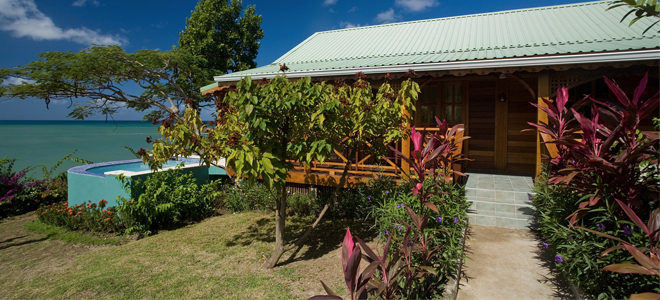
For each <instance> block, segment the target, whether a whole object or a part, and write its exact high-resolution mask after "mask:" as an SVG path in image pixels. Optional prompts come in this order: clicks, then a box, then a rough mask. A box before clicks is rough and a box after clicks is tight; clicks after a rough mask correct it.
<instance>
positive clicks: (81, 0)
mask: <svg viewBox="0 0 660 300" xmlns="http://www.w3.org/2000/svg"><path fill="white" fill-rule="evenodd" d="M87 1H88V0H76V1H73V3H71V5H72V6H79V7H80V6H85V4H87ZM90 3H91V4H93V5H94V6H99V5H100V3H99V2H98V1H96V0H92V1H90Z"/></svg>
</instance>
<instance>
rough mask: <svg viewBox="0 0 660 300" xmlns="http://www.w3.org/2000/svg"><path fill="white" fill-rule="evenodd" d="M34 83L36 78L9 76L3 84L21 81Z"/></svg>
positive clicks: (19, 82)
mask: <svg viewBox="0 0 660 300" xmlns="http://www.w3.org/2000/svg"><path fill="white" fill-rule="evenodd" d="M23 82H25V83H34V80H28V79H23V78H19V77H8V78H7V79H5V80H3V82H2V85H5V86H6V85H10V84H13V85H19V84H21V83H23Z"/></svg>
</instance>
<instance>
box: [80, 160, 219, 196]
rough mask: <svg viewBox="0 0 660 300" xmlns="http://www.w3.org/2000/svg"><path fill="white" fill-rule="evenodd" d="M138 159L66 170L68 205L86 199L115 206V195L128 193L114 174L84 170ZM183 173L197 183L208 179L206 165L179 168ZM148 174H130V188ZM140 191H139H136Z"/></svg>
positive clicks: (126, 194)
mask: <svg viewBox="0 0 660 300" xmlns="http://www.w3.org/2000/svg"><path fill="white" fill-rule="evenodd" d="M135 161H140V160H127V161H118V162H106V163H100V164H92V165H85V166H78V167H75V168H71V169H69V171H68V184H69V206H76V205H77V204H84V203H86V202H88V201H92V202H98V201H99V200H107V201H108V204H107V206H117V205H118V204H117V197H118V196H122V197H125V198H127V199H129V198H130V195H129V194H128V193H126V191H125V190H124V189H123V188H122V185H121V183H120V182H119V180H117V176H115V175H104V174H93V173H89V172H86V170H87V169H91V168H94V167H98V166H106V165H112V164H116V165H121V164H125V163H132V162H135ZM181 171H182V172H183V173H184V174H188V173H192V174H193V177H194V178H195V179H196V182H197V184H203V183H205V182H206V181H207V180H208V179H209V169H208V168H207V167H206V166H195V167H187V168H183V169H181ZM149 175H150V174H140V175H133V176H131V189H134V183H135V181H136V180H141V181H144V180H145V179H146V178H147V177H149ZM136 192H138V193H139V192H140V191H136Z"/></svg>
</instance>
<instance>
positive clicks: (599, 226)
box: [596, 223, 605, 230]
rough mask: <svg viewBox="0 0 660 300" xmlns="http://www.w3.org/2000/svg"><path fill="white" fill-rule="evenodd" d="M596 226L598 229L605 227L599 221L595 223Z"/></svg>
mask: <svg viewBox="0 0 660 300" xmlns="http://www.w3.org/2000/svg"><path fill="white" fill-rule="evenodd" d="M596 227H598V229H600V230H603V229H605V225H603V224H600V223H598V224H596Z"/></svg>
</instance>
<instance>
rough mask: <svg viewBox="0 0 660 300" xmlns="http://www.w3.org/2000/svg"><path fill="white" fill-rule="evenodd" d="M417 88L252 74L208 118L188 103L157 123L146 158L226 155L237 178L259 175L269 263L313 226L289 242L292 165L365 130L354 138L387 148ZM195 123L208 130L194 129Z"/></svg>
mask: <svg viewBox="0 0 660 300" xmlns="http://www.w3.org/2000/svg"><path fill="white" fill-rule="evenodd" d="M418 92H419V86H418V85H417V84H416V83H414V82H412V81H411V80H406V81H404V82H403V83H402V85H401V90H400V91H399V93H398V94H396V95H395V94H394V92H393V90H392V88H391V86H390V85H389V84H388V83H384V84H383V85H381V87H380V88H379V91H378V93H377V94H376V95H375V96H374V95H373V92H372V90H371V86H370V85H369V84H368V83H367V82H366V81H365V80H364V79H362V78H360V79H358V80H357V81H356V82H355V84H353V86H349V85H345V84H340V85H337V86H332V85H330V84H326V83H324V82H321V83H313V82H312V81H311V79H310V78H303V79H299V80H296V81H290V80H289V79H287V78H286V77H279V76H278V77H275V78H274V79H273V80H271V81H268V80H262V81H258V82H255V81H252V80H251V79H250V78H249V77H248V78H245V79H243V80H242V81H241V82H239V83H238V84H237V85H236V90H235V91H233V92H230V93H229V94H228V95H227V96H226V97H225V98H224V99H219V100H218V102H216V106H217V109H218V113H217V120H216V121H214V122H212V124H204V123H202V122H201V120H200V119H199V116H198V115H197V113H196V112H195V111H194V110H187V111H186V114H185V116H184V118H183V119H182V120H179V121H177V122H176V123H175V124H174V125H173V126H171V127H169V128H165V127H164V126H161V128H159V132H160V133H161V135H162V136H163V138H162V139H159V140H157V141H155V142H154V145H153V149H152V150H151V153H147V152H146V151H144V150H143V149H142V150H141V152H142V158H143V160H144V161H145V162H149V163H150V165H151V166H152V168H158V167H159V166H160V164H162V163H163V162H165V161H166V160H167V159H169V158H170V157H172V156H176V155H183V156H188V155H191V154H197V155H200V157H201V158H202V159H203V160H204V161H205V162H206V164H208V165H210V164H214V160H215V159H217V158H220V157H225V158H226V159H227V164H228V166H229V167H230V168H231V170H232V171H234V172H235V174H236V176H237V177H239V178H246V179H247V180H248V181H250V182H253V181H255V180H257V179H259V180H261V181H262V182H263V183H264V184H265V185H267V186H269V187H272V188H274V190H275V191H276V192H277V195H276V199H278V200H277V202H276V203H277V205H276V212H275V221H276V222H275V224H276V225H275V227H276V228H275V231H276V232H275V248H274V250H273V254H272V256H271V257H270V258H269V259H268V260H267V261H266V263H265V266H266V267H268V268H272V267H274V266H275V264H276V263H277V262H278V260H279V259H280V257H281V256H282V254H283V253H284V252H286V251H289V250H292V249H294V248H295V247H297V246H299V245H300V244H301V243H302V241H303V240H304V238H305V237H306V236H307V234H308V233H309V230H308V232H307V233H306V234H305V235H303V236H302V237H301V238H299V239H298V240H297V241H296V242H295V243H293V244H290V245H288V246H285V243H284V241H285V237H284V228H285V219H286V196H287V193H286V178H287V176H288V171H289V170H292V169H293V168H294V164H293V163H292V162H297V163H302V164H305V165H309V164H311V163H312V162H313V161H319V162H323V161H324V160H325V158H326V157H327V156H328V155H329V154H330V153H332V151H333V149H337V148H339V147H341V143H342V140H344V138H345V137H348V136H351V135H353V136H356V137H361V138H355V137H354V138H352V139H353V140H360V141H368V140H369V141H373V142H375V141H377V142H378V143H382V144H383V145H382V147H380V148H384V147H385V145H384V143H386V142H388V141H391V140H394V139H398V138H401V137H402V136H403V135H404V132H405V129H404V125H405V122H407V119H406V117H405V114H404V111H405V110H408V111H411V110H412V109H413V107H414V103H415V100H416V99H417V93H418ZM404 107H405V109H404ZM379 124H380V125H379ZM195 128H199V129H200V130H201V131H202V132H206V133H207V134H206V135H196V134H195V130H194V129H195ZM356 144H357V143H356ZM373 148H379V147H378V146H376V147H373ZM150 154H151V155H150ZM344 176H346V172H344ZM342 181H343V180H342ZM326 209H327V207H326V208H324V210H323V211H324V212H325V210H326ZM322 215H323V213H322V214H321V215H320V216H319V219H320V217H322ZM319 219H317V221H316V222H315V224H317V223H318V220H319ZM312 228H313V226H312Z"/></svg>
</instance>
